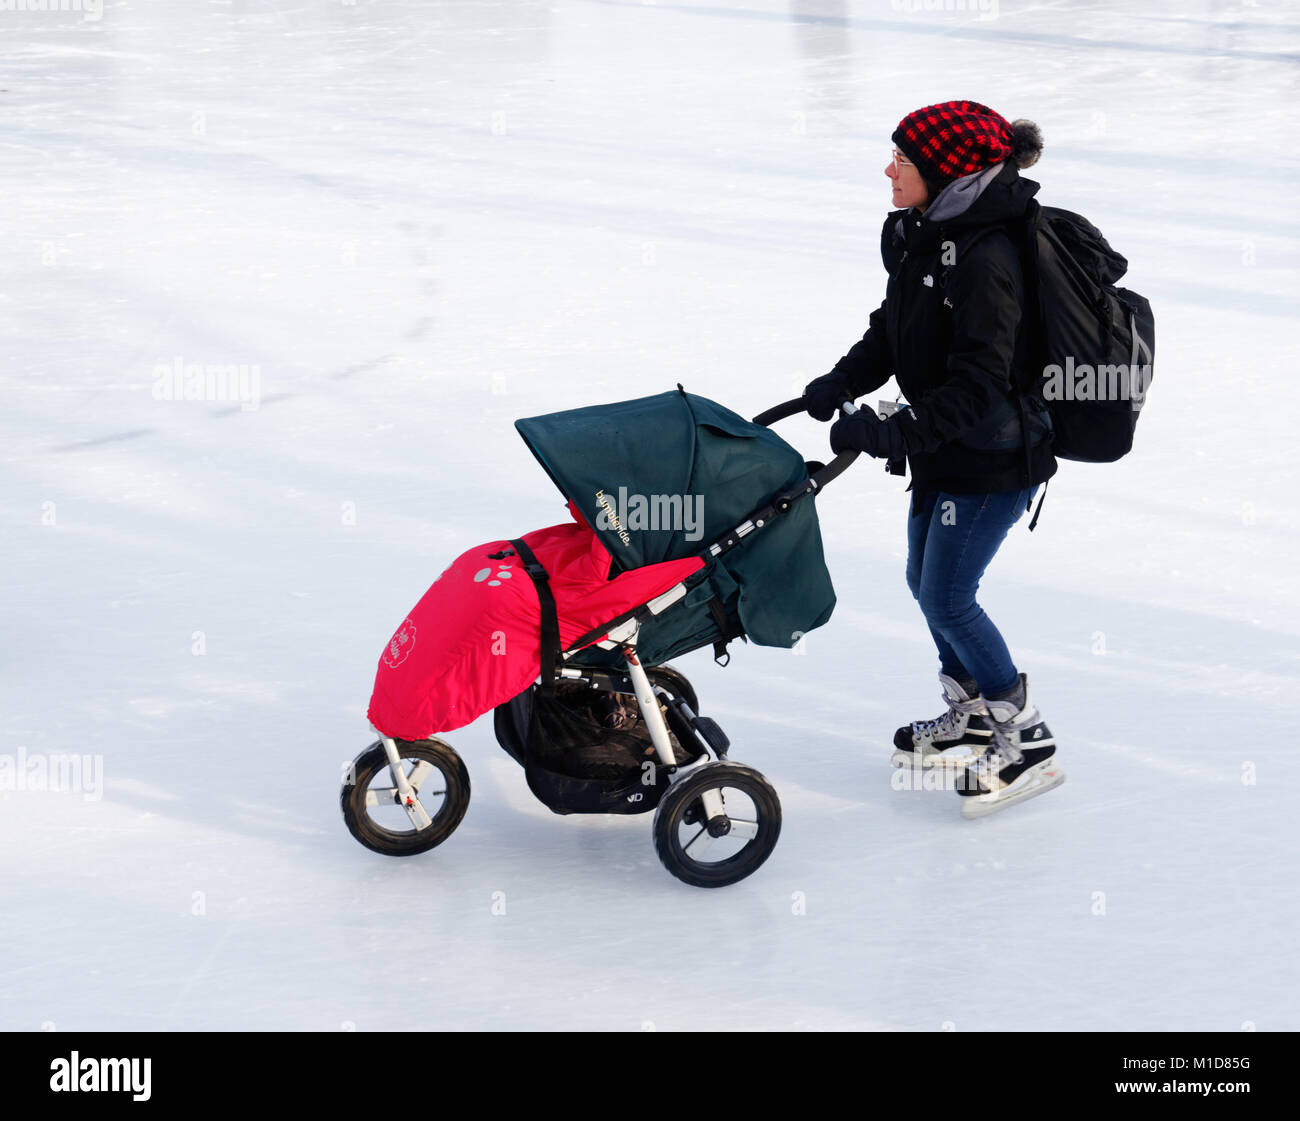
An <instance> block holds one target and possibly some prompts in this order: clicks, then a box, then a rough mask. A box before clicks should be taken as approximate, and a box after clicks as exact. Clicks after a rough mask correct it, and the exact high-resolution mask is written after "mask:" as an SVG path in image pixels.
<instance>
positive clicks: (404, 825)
mask: <svg viewBox="0 0 1300 1121" xmlns="http://www.w3.org/2000/svg"><path fill="white" fill-rule="evenodd" d="M395 742H396V744H397V752H398V755H399V756H400V757H401V763H402V771H403V774H405V776H406V781H407V782H408V783H410V785H411V787H412V789H413V790H414V792H415V801H416V803H417V805H413V806H411V807H409V808H408V807H407V806H404V805H403V804H402V801H401V798H400V797H399V795H398V792H397V786H396V780H395V778H394V776H393V774H392V771H391V770H390V769H389V763H388V754H387V753H386V752H385V751H384V745H383V744H382V743H375V744H371V746H370V747H368V748H366V750H365V751H363V752H362V753H361V754H360V755H358V756H357V757H356V759H354V760H353V761H352V770H351V773H350V774H349V776H348V777H349V779H350V780H351V781H349V782H347V783H345V784H344V786H343V793H342V795H341V797H340V803H341V805H342V807H343V820H344V822H345V823H346V824H347V827H348V831H349V832H350V833H351V834H352V836H354V837H355V838H356V839H357V840H358V841H360V842H361V843H362V844H363V845H365V846H366V848H368V849H373V850H374V851H375V852H381V853H383V854H384V855H385V856H414V855H415V854H416V853H419V852H427V851H428V850H429V849H431V848H433V847H434V846H435V845H440V844H442V842H443V841H445V840H446V839H447V838H448V837H450V836H451V835H452V833H453V832H455V830H456V826H458V825H459V824H460V822H461V819H462V818H463V817H464V816H465V810H466V809H468V808H469V772H468V771H467V770H466V769H465V764H464V762H463V761H462V760H461V757H460V756H459V755H457V754H456V752H455V751H454V750H453V749H452V747H451V745H450V744H446V743H443V741H442V740H414V741H410V740H397V741H395Z"/></svg>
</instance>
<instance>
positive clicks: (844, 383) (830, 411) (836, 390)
mask: <svg viewBox="0 0 1300 1121" xmlns="http://www.w3.org/2000/svg"><path fill="white" fill-rule="evenodd" d="M803 399H804V406H805V408H806V410H807V412H808V415H809V416H810V417H812V418H813V420H830V419H831V417H833V416H834V415H835V413H836V411H837V410H838V409H839V407H840V405H841V403H843V402H844V401H851V400H853V393H852V391H851V390H850V389H849V383H848V379H847V378H845V377H844V375H843V374H837V373H835V372H834V371H832V372H831V373H829V374H823V375H822V376H821V377H819V378H814V379H813V380H812V381H810V382H809V383H808V384H807V385H806V386H804V391H803Z"/></svg>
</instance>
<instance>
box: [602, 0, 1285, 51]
mask: <svg viewBox="0 0 1300 1121" xmlns="http://www.w3.org/2000/svg"><path fill="white" fill-rule="evenodd" d="M588 3H592V4H598V5H600V6H602V7H615V8H636V9H637V10H639V11H643V10H646V9H645V6H644V4H643V2H642V0H588ZM649 10H650V11H655V12H661V13H669V14H672V15H690V16H703V17H705V18H710V19H731V20H737V21H739V20H750V21H753V20H757V21H761V22H771V23H811V24H818V25H821V26H825V27H847V28H853V29H855V30H862V31H872V32H878V33H881V34H884V35H919V36H922V37H924V38H928V39H944V40H951V39H969V40H972V41H975V42H980V43H995V44H998V45H999V46H1001V45H1002V44H1006V43H1023V44H1025V45H1027V46H1037V47H1059V48H1061V49H1063V50H1066V51H1069V52H1071V53H1074V52H1078V51H1083V50H1099V49H1106V50H1115V51H1128V52H1134V53H1138V54H1175V55H1186V56H1190V57H1194V58H1225V57H1226V58H1233V59H1241V60H1245V61H1252V62H1278V63H1283V64H1288V63H1290V64H1294V63H1297V62H1300V51H1265V50H1255V49H1249V48H1241V47H1234V46H1231V45H1228V44H1224V43H1223V42H1221V41H1220V42H1216V43H1206V44H1197V43H1176V42H1169V41H1168V39H1169V36H1168V35H1165V36H1162V39H1163V41H1161V40H1160V39H1153V38H1152V39H1148V38H1143V39H1117V38H1091V37H1087V36H1083V35H1062V34H1059V33H1052V32H1042V31H1026V30H1019V31H1017V30H1011V29H1009V28H1007V27H1006V26H1005V24H1004V23H1001V22H999V23H994V24H988V25H982V24H981V23H979V22H974V23H951V22H942V23H941V22H935V23H924V22H922V21H920V20H905V19H894V20H883V19H868V18H862V17H854V16H838V15H823V14H818V13H814V12H765V11H760V10H757V9H752V8H720V7H717V6H715V5H709V4H674V3H664V2H662V0H660V2H658V3H656V4H654V5H653V7H651V8H650V9H649ZM901 10H902V9H901V6H900V11H901ZM1140 14H1141V13H1140V12H1138V11H1125V12H1123V13H1119V12H1116V13H1114V18H1115V22H1116V25H1121V24H1122V25H1123V26H1125V27H1128V26H1131V24H1132V21H1133V20H1134V19H1135V18H1138V17H1139V16H1140ZM1156 18H1159V17H1156ZM1164 22H1171V21H1164ZM1181 22H1184V23H1187V24H1191V25H1192V26H1193V27H1195V28H1196V29H1198V30H1203V31H1204V32H1205V33H1206V34H1207V35H1209V36H1211V37H1216V38H1218V37H1221V35H1222V33H1223V32H1225V31H1228V32H1231V31H1235V30H1237V29H1238V27H1239V26H1240V25H1238V26H1237V27H1233V26H1231V25H1229V26H1227V27H1225V26H1224V25H1221V24H1219V23H1218V22H1216V21H1214V20H1191V19H1184V20H1183V21H1181ZM1249 30H1252V31H1259V30H1260V27H1259V26H1258V25H1249ZM1268 30H1269V31H1270V32H1275V31H1285V30H1287V29H1286V28H1285V27H1281V28H1269V29H1268Z"/></svg>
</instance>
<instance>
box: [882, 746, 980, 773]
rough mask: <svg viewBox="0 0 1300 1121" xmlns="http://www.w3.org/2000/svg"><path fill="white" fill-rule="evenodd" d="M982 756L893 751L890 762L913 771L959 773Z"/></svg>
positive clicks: (974, 753) (973, 764) (977, 753)
mask: <svg viewBox="0 0 1300 1121" xmlns="http://www.w3.org/2000/svg"><path fill="white" fill-rule="evenodd" d="M983 754H984V752H982V751H979V752H973V753H971V754H967V755H918V754H917V753H916V752H915V751H901V750H895V752H894V755H893V758H892V759H890V762H891V763H893V764H894V766H895V767H907V768H908V769H910V770H913V771H930V770H936V769H937V770H945V771H960V770H964V769H965V768H966V767H973V766H975V764H976V763H977V762H978V761H979V758H980V756H981V755H983Z"/></svg>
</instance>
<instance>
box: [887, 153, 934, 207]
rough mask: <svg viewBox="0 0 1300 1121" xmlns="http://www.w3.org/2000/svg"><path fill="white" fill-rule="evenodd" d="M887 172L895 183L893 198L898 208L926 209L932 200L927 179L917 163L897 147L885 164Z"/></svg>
mask: <svg viewBox="0 0 1300 1121" xmlns="http://www.w3.org/2000/svg"><path fill="white" fill-rule="evenodd" d="M885 174H886V175H888V176H889V178H890V180H891V181H892V182H893V184H894V192H893V200H894V208H895V209H896V210H905V209H907V208H908V207H909V206H915V207H917V208H919V209H920V210H924V209H925V206H926V203H928V202H929V201H930V192H929V191H928V190H927V189H926V186H925V180H924V179H922V178H921V173H920V172H919V171H918V170H917V169H916V164H914V163H912V161H911V160H909V159H907V158H906V157H905V156H904V155H903V154H902V153H901V152H900V151H899V150H898V149H897V148H895V149H894V151H893V154H892V157H891V158H890V161H889V163H887V164H886V165H885Z"/></svg>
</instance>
